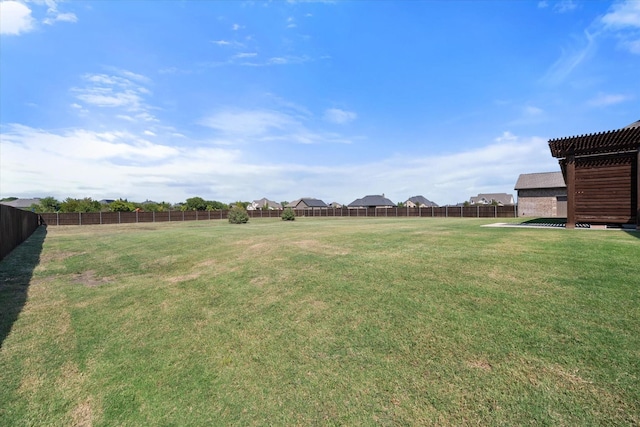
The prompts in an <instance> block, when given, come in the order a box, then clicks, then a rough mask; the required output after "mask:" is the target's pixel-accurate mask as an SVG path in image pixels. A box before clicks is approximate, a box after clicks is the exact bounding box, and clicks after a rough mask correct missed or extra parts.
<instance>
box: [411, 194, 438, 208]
mask: <svg viewBox="0 0 640 427" xmlns="http://www.w3.org/2000/svg"><path fill="white" fill-rule="evenodd" d="M407 202H412V203H414V204H416V205H417V204H418V203H420V205H421V206H434V207H438V204H437V203H434V202H432V201H431V200H429V199H427V198H426V197H424V196H413V197H410V198H409V199H407Z"/></svg>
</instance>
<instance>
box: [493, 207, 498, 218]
mask: <svg viewBox="0 0 640 427" xmlns="http://www.w3.org/2000/svg"><path fill="white" fill-rule="evenodd" d="M493 217H494V218H498V206H497V205H494V206H493Z"/></svg>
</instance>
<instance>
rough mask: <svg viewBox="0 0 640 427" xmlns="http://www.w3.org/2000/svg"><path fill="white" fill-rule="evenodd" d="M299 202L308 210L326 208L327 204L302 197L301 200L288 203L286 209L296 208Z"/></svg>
mask: <svg viewBox="0 0 640 427" xmlns="http://www.w3.org/2000/svg"><path fill="white" fill-rule="evenodd" d="M300 202H303V203H304V204H305V205H307V207H310V208H327V207H328V206H327V204H326V203H325V202H323V201H322V200H320V199H313V198H311V197H303V198H301V199H297V200H294V201H293V202H291V203H289V204H288V205H287V207H291V208H296V207H297V206H298V204H300Z"/></svg>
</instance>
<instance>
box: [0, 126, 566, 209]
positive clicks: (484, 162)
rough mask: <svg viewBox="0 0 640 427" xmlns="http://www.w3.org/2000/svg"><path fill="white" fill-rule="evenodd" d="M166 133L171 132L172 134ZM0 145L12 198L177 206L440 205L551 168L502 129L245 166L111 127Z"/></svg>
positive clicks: (540, 149) (537, 141) (528, 144)
mask: <svg viewBox="0 0 640 427" xmlns="http://www.w3.org/2000/svg"><path fill="white" fill-rule="evenodd" d="M268 117H271V118H275V119H276V120H280V123H281V124H283V123H284V122H286V121H287V120H284V121H283V120H282V117H280V116H279V115H277V114H276V115H275V116H268V115H256V117H255V118H254V121H256V122H257V123H258V124H257V127H258V129H259V130H262V129H265V128H266V129H269V126H266V125H265V124H264V122H263V119H266V118H268ZM173 134H175V132H171V135H170V136H171V137H175V135H173ZM161 137H162V135H159V134H158V138H159V139H160V140H161V139H162V138H161ZM180 138H181V139H184V138H185V137H184V135H180ZM1 141H2V153H3V155H2V157H1V158H0V182H2V191H3V192H7V193H11V195H16V196H21V195H23V194H24V195H27V194H31V195H34V194H35V195H42V196H44V195H53V196H54V197H59V198H64V197H94V198H98V199H99V198H107V197H126V198H129V199H131V200H145V199H147V198H150V199H159V200H167V201H173V202H178V201H183V200H185V199H186V198H187V197H192V196H194V195H200V196H202V197H205V198H207V199H216V200H221V201H225V202H232V201H234V200H253V199H255V198H258V197H263V196H265V195H266V196H268V197H271V198H275V199H279V200H284V199H289V200H291V199H294V198H296V197H301V196H303V195H307V196H312V197H319V198H321V199H323V200H325V201H338V202H341V203H349V202H351V201H352V200H354V199H356V198H358V197H362V196H364V195H366V194H376V193H382V192H384V193H385V194H386V195H387V197H389V198H390V199H391V200H393V201H396V202H397V201H404V200H406V199H407V198H408V197H411V196H414V195H417V194H422V195H424V196H425V197H427V198H429V199H431V200H434V201H436V202H437V203H439V204H447V203H457V202H461V201H464V200H468V198H469V197H470V196H471V195H476V194H477V193H480V192H507V193H512V192H513V186H514V185H515V181H516V180H517V178H518V175H519V174H520V173H527V172H542V171H554V170H559V167H558V164H557V162H556V161H555V159H553V158H552V157H551V155H550V152H549V147H548V144H547V141H546V139H544V138H540V137H526V138H525V137H519V136H517V135H513V134H511V133H509V132H504V133H503V134H502V135H501V136H499V137H497V138H496V139H495V140H494V141H489V142H488V143H487V144H486V145H484V146H481V147H479V148H475V149H472V150H468V151H464V152H458V153H450V154H442V155H430V154H427V153H425V154H424V155H422V156H420V155H418V156H416V155H412V156H408V155H399V156H394V157H391V158H386V159H379V160H377V161H372V162H366V163H351V164H342V165H331V166H315V165H313V164H312V162H308V161H307V162H306V163H304V162H303V163H293V162H291V161H289V162H279V161H277V160H273V159H271V160H270V159H267V158H263V157H260V160H256V161H255V162H249V161H247V160H246V159H245V155H244V154H243V152H242V151H241V150H240V149H237V148H236V149H232V148H220V147H219V146H212V145H211V144H205V143H203V142H202V141H194V140H189V141H188V144H185V143H184V141H181V142H180V144H179V145H170V144H168V143H152V142H149V141H147V140H145V139H144V138H140V137H138V136H136V135H134V134H132V133H130V132H127V131H115V130H111V131H104V132H95V131H90V130H86V129H70V130H66V131H47V130H41V129H34V128H31V127H27V126H21V125H9V126H7V127H5V129H3V132H2V139H1ZM250 151H252V150H247V152H250ZM24 159H29V161H25V160H24ZM399 165H401V167H399ZM203 183H204V184H203ZM3 195H7V194H3Z"/></svg>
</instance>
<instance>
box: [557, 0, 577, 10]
mask: <svg viewBox="0 0 640 427" xmlns="http://www.w3.org/2000/svg"><path fill="white" fill-rule="evenodd" d="M577 7H578V5H577V4H576V2H575V1H574V0H560V1H559V2H557V3H556V4H554V5H553V10H554V12H557V13H566V12H571V11H572V10H575V9H576V8H577Z"/></svg>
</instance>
